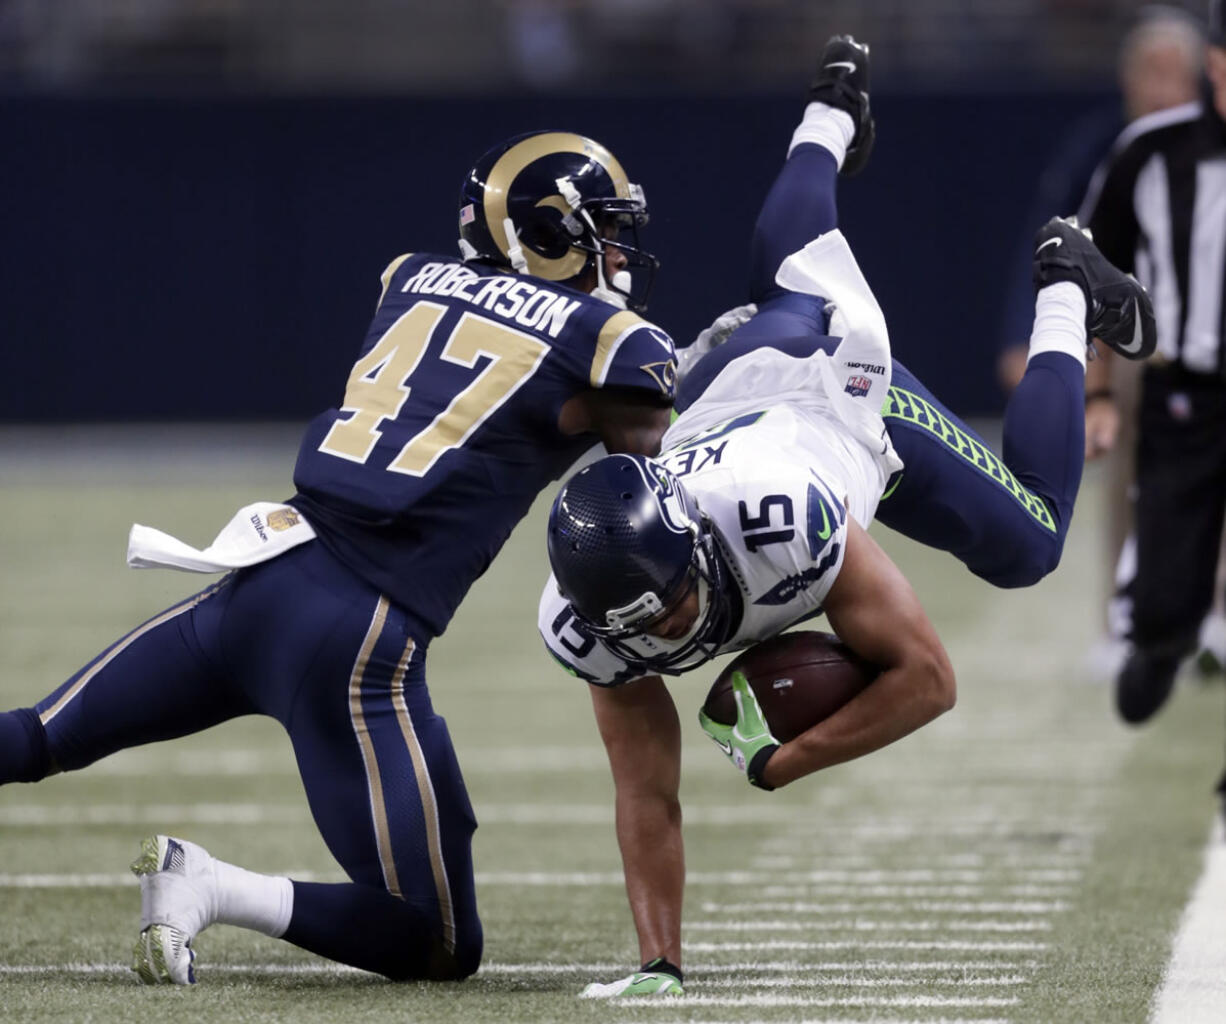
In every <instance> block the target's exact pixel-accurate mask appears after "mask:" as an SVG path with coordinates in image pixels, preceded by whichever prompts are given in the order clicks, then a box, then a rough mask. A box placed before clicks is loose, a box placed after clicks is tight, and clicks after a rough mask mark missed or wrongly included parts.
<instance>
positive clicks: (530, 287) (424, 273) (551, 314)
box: [400, 263, 579, 338]
mask: <svg viewBox="0 0 1226 1024" xmlns="http://www.w3.org/2000/svg"><path fill="white" fill-rule="evenodd" d="M400 290H401V291H402V292H413V293H415V294H418V295H439V296H451V297H454V298H457V299H463V300H465V301H466V302H470V303H472V304H473V305H474V306H477V307H478V308H480V309H483V310H485V311H486V312H487V313H493V314H494V315H495V316H499V317H502V318H503V319H505V320H510V321H512V322H513V323H517V324H519V325H520V326H521V327H527V328H535V329H537V330H541V331H545V332H546V333H547V334H548V335H549V336H550V337H551V338H556V337H557V336H558V335H559V334H561V333H562V330H563V328H564V327H565V326H566V321H567V320H568V319H570V315H571V314H572V313H573V312H574V311H575V310H576V309H578V308H579V300H578V299H568V298H566V297H565V296H564V295H559V294H558V293H557V292H552V291H550V290H549V289H548V288H542V287H540V285H537V284H533V283H532V282H531V281H525V280H523V279H522V278H518V277H512V276H511V275H510V274H495V275H492V276H489V277H482V276H481V275H480V274H478V273H477V272H476V271H474V270H473V269H472V268H471V267H466V266H464V265H463V264H460V263H426V264H424V265H423V266H422V268H421V269H420V270H419V271H418V272H417V273H416V274H414V275H413V276H412V277H410V278H409V279H408V280H407V281H405V283H404V286H403V287H402V288H401V289H400Z"/></svg>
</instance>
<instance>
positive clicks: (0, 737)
mask: <svg viewBox="0 0 1226 1024" xmlns="http://www.w3.org/2000/svg"><path fill="white" fill-rule="evenodd" d="M54 770H55V769H54V766H53V763H52V760H51V750H50V749H49V748H48V746H47V731H46V730H45V729H44V728H43V724H42V722H40V721H39V720H38V712H36V711H35V710H34V709H33V708H18V709H17V710H16V711H5V712H2V713H0V785H4V783H6V782H38V780H39V779H45V778H46V777H47V776H48V775H50V774H52V772H53V771H54Z"/></svg>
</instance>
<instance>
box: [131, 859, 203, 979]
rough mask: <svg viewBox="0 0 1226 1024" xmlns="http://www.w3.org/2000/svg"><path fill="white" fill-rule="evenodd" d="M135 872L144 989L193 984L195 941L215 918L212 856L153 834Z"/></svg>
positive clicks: (136, 959)
mask: <svg viewBox="0 0 1226 1024" xmlns="http://www.w3.org/2000/svg"><path fill="white" fill-rule="evenodd" d="M132 874H134V875H136V877H137V878H138V879H139V880H140V925H141V933H140V936H139V937H138V938H137V940H136V947H135V948H134V949H133V951H132V970H134V971H135V972H136V974H137V976H138V977H139V978H140V980H141V981H143V982H144V983H145V984H146V985H194V984H195V983H196V974H195V971H193V970H192V961H193V960H195V959H196V954H195V951H194V950H193V949H192V940H193V939H194V938H195V937H196V936H197V935H199V934H200V933H201V932H202V931H204V929H205V928H207V927H208V926H209V925H210V924H212V923H213V921H214V920H216V916H217V879H216V876H215V874H214V871H213V858H212V857H211V856H209V854H208V851H206V850H205V849H204V848H203V847H201V846H197V845H196V844H195V843H189V842H187V841H185V840H183V839H175V838H173V837H172V836H161V835H159V836H149V837H148V838H147V839H144V840H142V842H141V846H140V856H139V857H137V858H136V860H134V861H133V862H132Z"/></svg>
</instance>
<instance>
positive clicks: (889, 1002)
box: [609, 994, 1021, 1009]
mask: <svg viewBox="0 0 1226 1024" xmlns="http://www.w3.org/2000/svg"><path fill="white" fill-rule="evenodd" d="M609 1002H610V1003H612V1004H613V1005H614V1006H633V1007H635V1008H636V1009H637V1008H640V1007H641V1008H642V1009H648V1008H650V1009H655V1008H657V1007H659V1008H660V1009H664V1008H668V1009H673V1008H676V1007H683V1006H831V1007H834V1006H863V1007H876V1006H880V1007H885V1006H891V1007H892V1006H899V1007H911V1006H949V1007H953V1006H1016V1005H1017V1004H1018V1003H1020V1002H1021V1000H1020V999H1019V998H1018V997H1017V996H783V995H773V994H771V995H761V996H727V997H725V996H670V997H669V998H667V999H643V998H642V997H641V996H631V997H628V998H627V997H625V996H622V997H619V998H617V999H610V1000H609Z"/></svg>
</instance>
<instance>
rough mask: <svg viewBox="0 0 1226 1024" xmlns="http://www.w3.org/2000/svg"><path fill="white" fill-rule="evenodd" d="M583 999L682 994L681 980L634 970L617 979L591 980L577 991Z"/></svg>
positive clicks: (683, 992)
mask: <svg viewBox="0 0 1226 1024" xmlns="http://www.w3.org/2000/svg"><path fill="white" fill-rule="evenodd" d="M579 995H580V997H581V998H583V999H612V998H613V997H614V996H683V995H685V990H684V989H683V988H682V987H681V982H679V981H678V980H677V979H676V978H674V977H673V976H672V975H671V974H666V973H664V972H657V971H635V972H634V973H633V974H630V975H627V976H626V977H625V978H619V979H618V980H617V981H610V982H607V983H601V982H598V981H594V982H592V983H591V984H590V985H588V986H587V988H585V989H584V990H583V991H582V992H580V993H579Z"/></svg>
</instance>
